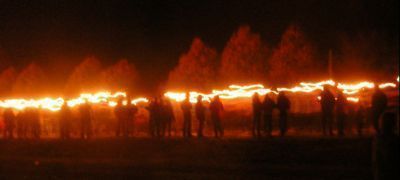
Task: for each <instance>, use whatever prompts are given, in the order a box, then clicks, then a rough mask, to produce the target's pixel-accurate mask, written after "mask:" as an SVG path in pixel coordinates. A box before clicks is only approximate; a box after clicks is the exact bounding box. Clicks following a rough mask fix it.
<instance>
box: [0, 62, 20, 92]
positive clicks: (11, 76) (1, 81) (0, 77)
mask: <svg viewBox="0 0 400 180" xmlns="http://www.w3.org/2000/svg"><path fill="white" fill-rule="evenodd" d="M16 79H17V71H16V70H15V68H14V67H9V68H7V69H5V70H4V71H3V72H1V74H0V96H4V97H6V96H9V95H10V94H11V92H12V86H13V84H14V82H15V80H16Z"/></svg>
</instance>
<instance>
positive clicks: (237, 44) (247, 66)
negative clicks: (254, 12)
mask: <svg viewBox="0 0 400 180" xmlns="http://www.w3.org/2000/svg"><path fill="white" fill-rule="evenodd" d="M266 65H267V49H266V47H265V45H264V44H263V43H262V42H261V39H260V35H259V34H256V33H253V32H251V29H250V27H249V26H241V27H240V28H239V29H238V31H237V32H235V33H234V34H233V35H232V37H231V38H230V40H229V41H228V43H227V45H226V46H225V48H224V50H223V52H222V58H221V67H220V75H221V80H222V82H224V83H250V82H263V81H265V76H266V73H267V67H266Z"/></svg>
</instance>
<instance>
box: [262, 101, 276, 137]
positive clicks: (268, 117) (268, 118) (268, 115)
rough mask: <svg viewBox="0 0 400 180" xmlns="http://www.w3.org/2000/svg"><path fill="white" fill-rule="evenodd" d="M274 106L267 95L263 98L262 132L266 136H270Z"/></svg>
mask: <svg viewBox="0 0 400 180" xmlns="http://www.w3.org/2000/svg"><path fill="white" fill-rule="evenodd" d="M275 106H276V104H275V102H274V100H272V99H271V98H270V97H269V96H268V94H266V95H265V97H264V102H263V112H264V131H265V132H266V133H267V135H268V136H271V133H272V113H273V110H274V108H275Z"/></svg>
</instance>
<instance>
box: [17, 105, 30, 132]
mask: <svg viewBox="0 0 400 180" xmlns="http://www.w3.org/2000/svg"><path fill="white" fill-rule="evenodd" d="M27 117H28V116H27V109H24V110H21V111H19V113H18V114H17V116H16V121H17V135H18V138H19V139H23V138H26V135H27V129H28V118H27Z"/></svg>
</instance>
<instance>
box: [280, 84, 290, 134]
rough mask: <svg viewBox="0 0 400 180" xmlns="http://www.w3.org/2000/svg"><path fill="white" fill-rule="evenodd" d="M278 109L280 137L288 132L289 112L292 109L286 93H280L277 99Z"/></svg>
mask: <svg viewBox="0 0 400 180" xmlns="http://www.w3.org/2000/svg"><path fill="white" fill-rule="evenodd" d="M277 99H278V100H277V107H278V109H279V128H280V135H281V136H284V135H285V134H286V131H287V119H288V110H289V109H290V100H289V99H288V98H287V97H286V95H285V93H284V92H279V95H278V98H277Z"/></svg>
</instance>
